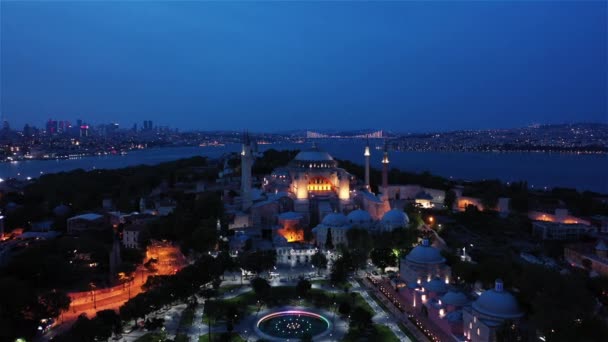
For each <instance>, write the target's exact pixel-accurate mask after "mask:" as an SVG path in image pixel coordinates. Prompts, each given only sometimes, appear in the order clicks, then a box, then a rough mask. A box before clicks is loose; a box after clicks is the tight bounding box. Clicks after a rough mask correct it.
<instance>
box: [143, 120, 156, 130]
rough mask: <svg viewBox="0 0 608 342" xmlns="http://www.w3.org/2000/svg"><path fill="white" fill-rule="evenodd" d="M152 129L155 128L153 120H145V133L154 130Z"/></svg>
mask: <svg viewBox="0 0 608 342" xmlns="http://www.w3.org/2000/svg"><path fill="white" fill-rule="evenodd" d="M152 128H154V126H153V124H152V120H144V127H143V130H144V131H150V130H152Z"/></svg>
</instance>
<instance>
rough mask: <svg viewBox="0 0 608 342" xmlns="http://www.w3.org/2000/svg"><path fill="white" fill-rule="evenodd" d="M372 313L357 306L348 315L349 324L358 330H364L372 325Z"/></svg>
mask: <svg viewBox="0 0 608 342" xmlns="http://www.w3.org/2000/svg"><path fill="white" fill-rule="evenodd" d="M372 317H373V315H372V313H371V312H369V311H367V310H365V309H364V308H362V307H360V306H357V307H356V308H355V309H354V310H353V312H352V313H351V315H350V324H351V326H354V327H356V328H358V329H365V328H366V327H369V326H370V325H371V323H372Z"/></svg>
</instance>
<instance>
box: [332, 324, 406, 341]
mask: <svg viewBox="0 0 608 342" xmlns="http://www.w3.org/2000/svg"><path fill="white" fill-rule="evenodd" d="M360 341H382V342H399V338H397V336H395V334H393V332H392V331H391V329H389V328H388V327H386V326H384V325H381V324H373V325H372V326H371V327H370V328H369V329H366V330H359V329H349V330H348V333H347V334H346V335H345V336H344V338H343V339H342V342H360Z"/></svg>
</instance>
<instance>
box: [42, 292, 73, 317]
mask: <svg viewBox="0 0 608 342" xmlns="http://www.w3.org/2000/svg"><path fill="white" fill-rule="evenodd" d="M38 304H40V306H41V309H42V310H41V312H40V317H57V316H59V315H60V314H61V313H62V312H64V311H66V310H67V309H68V308H69V307H70V297H69V296H68V295H67V294H66V293H65V292H63V291H57V290H51V291H49V292H46V293H43V294H41V295H40V296H38Z"/></svg>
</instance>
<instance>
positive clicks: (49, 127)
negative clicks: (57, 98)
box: [46, 119, 57, 134]
mask: <svg viewBox="0 0 608 342" xmlns="http://www.w3.org/2000/svg"><path fill="white" fill-rule="evenodd" d="M46 133H47V134H56V133H57V121H55V120H53V119H49V121H47V122H46Z"/></svg>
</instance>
